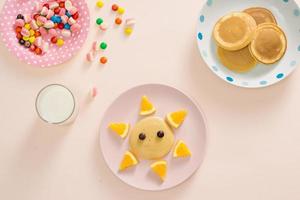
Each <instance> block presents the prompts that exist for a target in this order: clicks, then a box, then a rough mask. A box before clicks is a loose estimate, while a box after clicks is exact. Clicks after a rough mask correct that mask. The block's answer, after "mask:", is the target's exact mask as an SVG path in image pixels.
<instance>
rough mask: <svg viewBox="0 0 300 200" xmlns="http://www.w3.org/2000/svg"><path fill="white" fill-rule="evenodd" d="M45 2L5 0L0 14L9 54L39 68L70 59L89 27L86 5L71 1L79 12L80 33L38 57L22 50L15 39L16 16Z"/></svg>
mask: <svg viewBox="0 0 300 200" xmlns="http://www.w3.org/2000/svg"><path fill="white" fill-rule="evenodd" d="M36 1H38V2H45V0H6V2H5V4H4V6H3V8H2V11H1V13H0V19H2V20H1V22H0V32H1V36H2V39H3V41H4V43H5V45H6V47H7V48H8V50H9V51H10V52H12V53H13V54H14V55H16V56H17V57H18V58H19V59H20V60H21V61H23V62H25V63H27V64H29V65H35V66H40V67H50V66H54V65H58V64H61V63H64V62H66V61H68V60H69V59H71V58H72V57H73V56H74V55H75V53H77V52H78V50H79V49H80V48H81V47H82V45H83V43H84V42H85V40H86V38H87V35H88V31H89V26H90V15H89V10H88V7H87V4H86V2H85V1H84V0H73V1H72V2H73V5H74V6H76V7H77V8H78V10H79V15H80V17H79V20H78V23H79V24H80V25H81V31H79V32H77V33H75V34H74V35H73V36H72V37H71V38H69V39H67V40H66V41H65V45H64V46H63V47H61V48H58V47H56V46H54V45H53V44H50V48H49V51H48V52H47V53H46V54H45V55H43V56H38V55H35V54H34V53H32V52H30V51H29V50H28V49H25V48H23V47H22V46H20V44H19V43H18V40H17V39H16V34H15V31H14V23H15V19H16V17H17V15H18V14H23V15H24V14H31V13H32V11H33V8H34V2H36Z"/></svg>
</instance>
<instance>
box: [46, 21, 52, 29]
mask: <svg viewBox="0 0 300 200" xmlns="http://www.w3.org/2000/svg"><path fill="white" fill-rule="evenodd" d="M44 27H45V28H47V29H50V28H53V27H54V23H53V21H50V20H48V21H46V22H45V24H44Z"/></svg>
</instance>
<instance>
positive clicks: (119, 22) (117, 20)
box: [115, 17, 122, 25]
mask: <svg viewBox="0 0 300 200" xmlns="http://www.w3.org/2000/svg"><path fill="white" fill-rule="evenodd" d="M115 23H116V24H117V25H120V24H122V19H121V18H120V17H117V18H116V19H115Z"/></svg>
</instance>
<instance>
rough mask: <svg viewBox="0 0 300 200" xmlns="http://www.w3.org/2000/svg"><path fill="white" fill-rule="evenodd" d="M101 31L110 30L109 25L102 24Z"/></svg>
mask: <svg viewBox="0 0 300 200" xmlns="http://www.w3.org/2000/svg"><path fill="white" fill-rule="evenodd" d="M99 28H100V30H102V31H106V30H107V29H108V25H106V24H105V23H103V24H101V25H100V27H99Z"/></svg>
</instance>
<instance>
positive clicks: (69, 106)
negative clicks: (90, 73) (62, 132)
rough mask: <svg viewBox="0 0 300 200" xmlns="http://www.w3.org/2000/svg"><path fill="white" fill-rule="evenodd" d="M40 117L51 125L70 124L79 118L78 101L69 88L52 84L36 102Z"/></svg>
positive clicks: (41, 92) (40, 94)
mask: <svg viewBox="0 0 300 200" xmlns="http://www.w3.org/2000/svg"><path fill="white" fill-rule="evenodd" d="M35 107H36V111H37V113H38V116H39V117H40V118H41V119H42V120H43V121H44V122H47V123H49V124H56V125H64V124H69V123H71V122H73V121H74V120H75V118H76V117H77V113H78V112H77V110H78V109H77V108H78V105H77V102H76V99H75V97H74V95H73V93H72V92H71V90H69V89H68V88H67V87H65V86H63V85H60V84H51V85H48V86H46V87H44V88H43V89H41V91H40V92H39V93H38V95H37V97H36V102H35Z"/></svg>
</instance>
